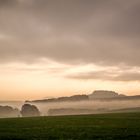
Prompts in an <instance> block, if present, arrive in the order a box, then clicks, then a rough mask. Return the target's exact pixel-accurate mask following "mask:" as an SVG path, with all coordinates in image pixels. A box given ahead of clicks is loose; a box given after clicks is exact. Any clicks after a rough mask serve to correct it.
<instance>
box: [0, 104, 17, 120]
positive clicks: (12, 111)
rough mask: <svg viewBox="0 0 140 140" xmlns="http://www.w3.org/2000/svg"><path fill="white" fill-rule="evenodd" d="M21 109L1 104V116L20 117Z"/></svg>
mask: <svg viewBox="0 0 140 140" xmlns="http://www.w3.org/2000/svg"><path fill="white" fill-rule="evenodd" d="M19 115H20V111H19V110H18V109H17V108H12V107H11V106H0V118H5V117H6V118H7V117H18V116H19Z"/></svg>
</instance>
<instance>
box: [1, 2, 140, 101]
mask: <svg viewBox="0 0 140 140" xmlns="http://www.w3.org/2000/svg"><path fill="white" fill-rule="evenodd" d="M139 26H140V1H139V0H0V100H1V101H2V100H3V101H4V100H8V101H10V100H20V101H24V100H34V99H43V98H46V97H60V96H71V95H75V94H90V93H92V92H93V91H94V90H112V91H116V92H118V93H120V94H125V95H138V94H140V63H139V57H140V56H139V52H140V27H139Z"/></svg>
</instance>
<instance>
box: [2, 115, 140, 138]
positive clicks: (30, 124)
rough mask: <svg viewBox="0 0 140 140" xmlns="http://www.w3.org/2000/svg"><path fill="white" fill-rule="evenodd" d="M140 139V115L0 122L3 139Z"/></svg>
mask: <svg viewBox="0 0 140 140" xmlns="http://www.w3.org/2000/svg"><path fill="white" fill-rule="evenodd" d="M47 139H50V140H55V139H60V140H65V139H68V140H78V139H80V140H88V139H89V140H90V139H91V140H140V113H118V114H100V115H82V116H57V117H36V118H11V119H0V140H47Z"/></svg>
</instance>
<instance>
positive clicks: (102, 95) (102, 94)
mask: <svg viewBox="0 0 140 140" xmlns="http://www.w3.org/2000/svg"><path fill="white" fill-rule="evenodd" d="M88 96H89V99H110V98H111V99H112V98H120V97H126V95H123V94H118V93H116V92H114V91H107V90H95V91H94V92H93V93H92V94H90V95H88Z"/></svg>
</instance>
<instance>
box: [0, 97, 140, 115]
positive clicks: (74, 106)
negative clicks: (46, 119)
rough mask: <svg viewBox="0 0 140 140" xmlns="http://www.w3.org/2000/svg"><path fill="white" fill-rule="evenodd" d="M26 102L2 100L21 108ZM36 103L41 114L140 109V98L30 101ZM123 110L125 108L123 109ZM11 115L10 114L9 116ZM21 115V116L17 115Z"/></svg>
mask: <svg viewBox="0 0 140 140" xmlns="http://www.w3.org/2000/svg"><path fill="white" fill-rule="evenodd" d="M23 104H24V102H22V101H21V102H20V101H19V102H14V101H13V102H0V106H11V107H13V108H17V109H18V110H21V107H22V105H23ZM30 104H32V105H35V106H36V107H37V108H38V109H39V111H40V112H41V116H49V115H53V116H55V115H78V114H100V113H111V112H114V111H117V110H121V109H128V112H129V109H131V108H132V109H134V108H137V109H138V110H137V111H140V100H135V101H134V100H129V101H118V100H115V101H114V100H112V101H111V100H110V101H93V100H90V101H77V102H71V101H70V102H53V103H30ZM122 112H123V110H122ZM9 117H10V116H9ZM15 117H19V116H15Z"/></svg>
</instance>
